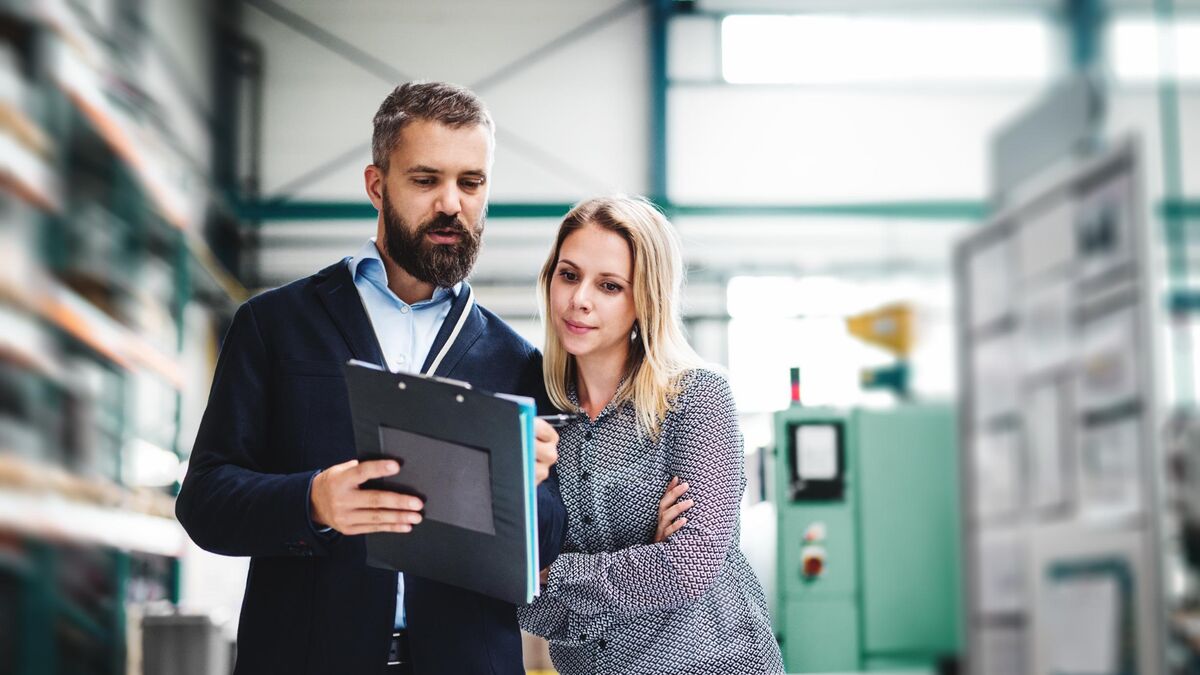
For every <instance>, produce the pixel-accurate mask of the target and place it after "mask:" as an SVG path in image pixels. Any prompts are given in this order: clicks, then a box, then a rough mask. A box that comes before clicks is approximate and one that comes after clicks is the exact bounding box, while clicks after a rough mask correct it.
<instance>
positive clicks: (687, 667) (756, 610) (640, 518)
mask: <svg viewBox="0 0 1200 675" xmlns="http://www.w3.org/2000/svg"><path fill="white" fill-rule="evenodd" d="M681 282H682V260H681V257H680V252H679V243H678V240H677V238H676V236H675V233H674V231H673V229H672V227H671V224H670V223H668V222H667V220H666V218H664V217H663V215H662V214H661V213H660V212H659V211H658V210H657V209H656V208H655V207H654V206H653V205H652V204H650V203H649V202H647V201H646V200H644V199H641V198H634V197H623V196H618V197H611V198H601V199H591V200H588V201H585V202H581V203H580V204H578V205H576V206H575V208H573V209H572V210H571V212H570V213H568V214H567V216H566V217H565V218H564V220H563V222H562V225H561V226H560V227H559V230H558V236H557V238H556V240H555V242H554V248H553V249H552V250H551V252H550V256H549V258H548V259H547V260H546V264H545V266H544V267H543V268H542V273H541V277H540V279H539V295H540V300H541V309H542V316H543V320H544V321H545V324H546V349H545V364H544V367H543V373H544V375H545V380H546V390H547V392H548V393H549V395H550V398H551V400H552V401H553V402H554V403H555V405H557V406H558V407H559V408H561V409H563V410H568V411H578V412H582V413H585V414H586V419H583V420H581V421H579V422H576V423H574V424H571V425H569V426H567V427H565V428H563V429H561V430H560V432H561V436H560V439H559V444H558V452H559V460H558V473H559V477H560V480H561V487H562V497H563V502H564V503H565V504H566V506H567V535H566V541H565V543H564V547H563V553H562V554H561V555H559V557H558V559H557V560H556V561H555V562H554V564H552V565H551V566H550V567H549V568H547V570H545V571H544V572H543V582H544V583H545V588H544V589H543V592H542V594H541V595H540V596H539V597H538V598H537V600H535V601H534V603H533V604H531V605H529V606H528V607H524V608H522V609H521V611H520V616H521V624H522V627H523V628H525V629H526V630H528V631H530V632H532V633H535V634H538V635H541V636H543V637H545V638H547V639H548V640H549V641H550V654H551V656H552V658H553V659H554V665H555V667H556V668H557V669H558V670H559V671H560V672H562V673H564V675H569V674H572V673H764V672H772V673H773V672H782V670H783V665H782V662H781V660H780V655H779V648H778V645H777V644H776V642H775V639H774V636H773V635H772V633H771V626H770V618H769V616H768V614H767V606H766V601H765V599H764V597H763V592H762V587H761V586H760V585H759V582H758V579H756V578H755V576H754V572H753V571H752V570H751V569H750V566H749V565H748V564H747V562H746V558H745V557H744V556H743V555H742V553H741V551H740V550H739V549H738V534H739V533H738V528H739V524H738V521H739V505H740V502H741V497H742V491H743V489H744V487H745V476H744V473H743V452H742V437H741V432H740V431H739V429H738V422H737V415H736V411H735V408H734V402H733V397H732V395H731V393H730V390H729V385H728V384H727V383H726V381H725V378H724V377H723V376H722V375H720V374H718V373H717V372H715V371H713V370H710V369H708V368H706V367H705V366H704V365H703V363H702V362H701V360H700V358H699V357H698V356H697V355H696V353H695V352H694V351H693V350H692V349H691V347H689V346H688V344H687V342H686V341H685V339H684V336H683V330H682V326H681V324H680V320H679V295H680V285H681ZM664 491H665V495H664ZM684 491H686V492H687V496H688V497H689V499H687V500H683V501H677V499H678V498H679V497H680V496H681V495H682V493H683V492H684ZM684 511H686V516H682V517H680V514H681V513H682V512H684Z"/></svg>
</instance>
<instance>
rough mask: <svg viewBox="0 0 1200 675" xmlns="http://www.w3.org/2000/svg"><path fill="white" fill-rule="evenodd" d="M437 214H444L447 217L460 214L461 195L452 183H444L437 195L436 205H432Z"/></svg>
mask: <svg viewBox="0 0 1200 675" xmlns="http://www.w3.org/2000/svg"><path fill="white" fill-rule="evenodd" d="M434 207H435V208H436V209H437V211H438V213H444V214H446V215H448V216H457V215H458V214H459V213H462V193H461V192H460V191H459V189H458V186H457V185H455V184H454V183H452V182H448V183H446V186H445V187H443V188H442V190H441V192H440V193H439V194H438V198H437V203H436V204H435V205H434Z"/></svg>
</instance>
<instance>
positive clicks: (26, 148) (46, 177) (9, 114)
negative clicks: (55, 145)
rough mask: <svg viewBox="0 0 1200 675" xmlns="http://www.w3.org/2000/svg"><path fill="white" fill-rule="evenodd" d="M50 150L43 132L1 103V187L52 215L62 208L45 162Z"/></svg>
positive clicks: (52, 175) (55, 182)
mask: <svg viewBox="0 0 1200 675" xmlns="http://www.w3.org/2000/svg"><path fill="white" fill-rule="evenodd" d="M49 148H50V143H49V141H48V140H47V139H46V134H45V132H43V131H42V130H41V129H40V128H39V127H38V126H37V125H36V124H34V123H33V122H32V121H31V120H30V119H29V118H28V117H27V116H26V115H25V114H24V113H22V112H21V111H20V110H17V109H16V108H14V107H12V106H11V105H7V104H4V103H0V158H2V159H0V184H2V185H3V186H4V189H5V190H7V191H8V192H11V193H12V194H14V195H16V196H17V197H20V198H21V199H23V200H25V201H26V202H28V203H29V204H32V205H33V206H35V207H37V208H40V209H43V210H45V211H49V212H52V213H53V212H58V211H59V210H60V209H61V208H62V206H61V204H60V202H59V199H58V195H59V193H60V189H59V186H58V180H57V177H56V176H55V173H54V171H53V170H52V169H51V167H50V165H49V163H48V162H47V161H46V159H45V158H46V155H47V154H48V152H49Z"/></svg>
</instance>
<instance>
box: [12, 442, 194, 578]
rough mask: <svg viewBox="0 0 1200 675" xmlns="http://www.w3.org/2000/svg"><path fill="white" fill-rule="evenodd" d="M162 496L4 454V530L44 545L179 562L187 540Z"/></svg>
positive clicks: (169, 505) (172, 503)
mask: <svg viewBox="0 0 1200 675" xmlns="http://www.w3.org/2000/svg"><path fill="white" fill-rule="evenodd" d="M173 510H174V502H173V500H171V498H169V497H167V496H166V495H165V494H162V493H153V492H142V493H135V492H132V491H129V490H127V489H124V488H121V487H120V486H118V485H116V484H115V483H111V482H107V481H103V480H98V479H87V478H82V477H79V476H75V475H72V474H70V473H67V472H66V471H64V470H62V469H59V468H57V467H53V466H49V465H45V464H41V463H38V462H32V461H29V460H25V459H21V458H19V457H15V456H12V455H3V454H0V529H5V530H9V531H13V532H18V533H21V534H26V535H31V536H36V537H39V538H43V539H60V540H65V541H69V542H73V543H82V544H99V545H102V546H108V547H112V548H115V549H119V550H123V551H134V552H140V553H152V554H155V555H164V556H178V555H180V554H182V552H183V550H184V547H185V544H186V538H185V535H184V532H183V528H182V527H181V526H180V525H179V523H178V522H177V521H176V520H175V519H174V517H173V516H171V515H170V514H171V513H172V512H173Z"/></svg>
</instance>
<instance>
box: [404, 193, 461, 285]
mask: <svg viewBox="0 0 1200 675" xmlns="http://www.w3.org/2000/svg"><path fill="white" fill-rule="evenodd" d="M483 222H484V216H483V215H480V217H479V225H478V227H476V228H475V230H474V231H471V229H470V228H468V227H467V226H466V225H464V224H463V223H462V221H460V220H459V219H458V217H457V216H450V215H446V214H444V213H443V214H438V215H437V216H435V217H434V218H433V219H432V220H429V221H427V222H425V223H422V224H421V226H420V227H416V228H410V227H409V225H408V223H405V222H404V219H403V218H401V217H400V214H398V213H396V211H395V209H394V208H393V207H392V202H391V200H389V199H388V195H387V190H384V193H383V226H384V231H385V233H386V235H387V242H386V246H385V248H386V249H387V254H388V257H389V258H391V259H392V262H394V263H396V264H397V265H399V266H400V268H401V269H403V270H404V271H405V272H408V273H409V274H411V275H412V276H413V277H414V278H416V279H418V280H420V281H424V282H425V283H428V284H433V285H434V286H437V287H439V288H449V287H451V286H453V285H454V284H457V283H458V282H460V281H462V280H463V279H466V278H467V275H468V274H470V273H471V268H473V267H474V266H475V258H476V257H477V256H478V255H479V240H480V238H481V234H482V233H483ZM434 231H441V232H455V233H457V234H458V235H459V239H458V243H456V244H435V243H433V241H431V240H430V239H428V238H427V237H426V236H425V235H426V234H428V233H430V232H434Z"/></svg>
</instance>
